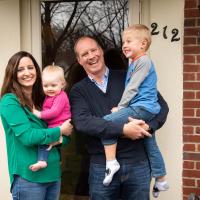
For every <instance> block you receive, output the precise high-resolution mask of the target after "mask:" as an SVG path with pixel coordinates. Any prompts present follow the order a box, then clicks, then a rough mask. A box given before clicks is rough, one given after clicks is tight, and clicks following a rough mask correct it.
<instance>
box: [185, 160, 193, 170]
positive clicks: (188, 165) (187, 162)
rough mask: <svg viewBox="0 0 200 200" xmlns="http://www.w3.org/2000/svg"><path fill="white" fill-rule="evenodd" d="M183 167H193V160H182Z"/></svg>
mask: <svg viewBox="0 0 200 200" xmlns="http://www.w3.org/2000/svg"><path fill="white" fill-rule="evenodd" d="M183 168H184V169H194V162H193V161H184V162H183Z"/></svg>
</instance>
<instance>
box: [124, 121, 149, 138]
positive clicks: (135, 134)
mask: <svg viewBox="0 0 200 200" xmlns="http://www.w3.org/2000/svg"><path fill="white" fill-rule="evenodd" d="M143 127H146V125H145V122H144V121H143V120H138V119H133V118H131V117H129V122H128V123H127V124H125V125H124V128H123V133H124V136H125V137H127V138H130V139H132V140H136V139H140V138H144V137H145V136H147V137H151V134H150V133H148V132H147V131H146V130H145V129H144V128H143Z"/></svg>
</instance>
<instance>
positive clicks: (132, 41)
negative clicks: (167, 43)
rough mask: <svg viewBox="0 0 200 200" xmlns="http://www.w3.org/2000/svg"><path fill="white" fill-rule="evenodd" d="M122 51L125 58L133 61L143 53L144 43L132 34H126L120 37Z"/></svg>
mask: <svg viewBox="0 0 200 200" xmlns="http://www.w3.org/2000/svg"><path fill="white" fill-rule="evenodd" d="M122 43H123V44H122V51H123V53H124V55H125V56H126V58H129V59H132V60H134V59H135V58H136V57H138V56H140V55H141V54H142V53H144V52H145V49H146V41H144V40H142V39H141V38H140V37H138V36H137V35H134V33H126V34H124V35H123V36H122Z"/></svg>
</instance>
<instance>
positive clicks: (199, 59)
mask: <svg viewBox="0 0 200 200" xmlns="http://www.w3.org/2000/svg"><path fill="white" fill-rule="evenodd" d="M197 63H200V55H199V56H197Z"/></svg>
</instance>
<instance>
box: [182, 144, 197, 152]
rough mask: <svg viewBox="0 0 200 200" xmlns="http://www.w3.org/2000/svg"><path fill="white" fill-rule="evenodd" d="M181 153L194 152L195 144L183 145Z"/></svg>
mask: <svg viewBox="0 0 200 200" xmlns="http://www.w3.org/2000/svg"><path fill="white" fill-rule="evenodd" d="M183 151H195V144H184V145H183Z"/></svg>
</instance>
